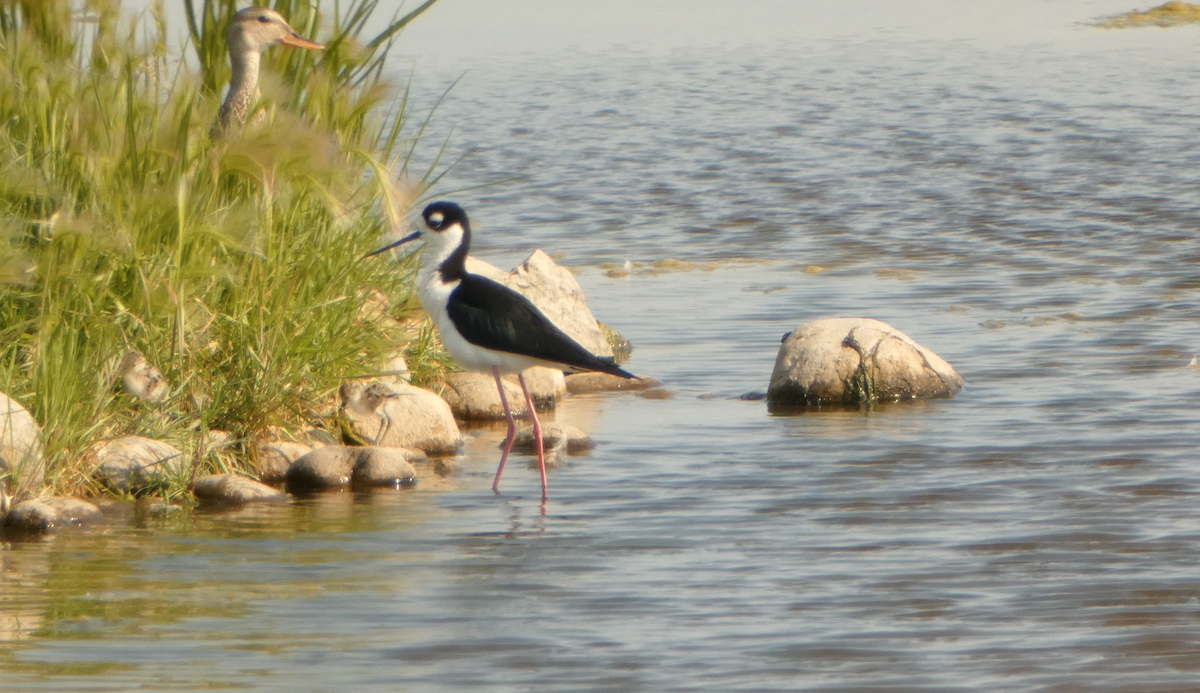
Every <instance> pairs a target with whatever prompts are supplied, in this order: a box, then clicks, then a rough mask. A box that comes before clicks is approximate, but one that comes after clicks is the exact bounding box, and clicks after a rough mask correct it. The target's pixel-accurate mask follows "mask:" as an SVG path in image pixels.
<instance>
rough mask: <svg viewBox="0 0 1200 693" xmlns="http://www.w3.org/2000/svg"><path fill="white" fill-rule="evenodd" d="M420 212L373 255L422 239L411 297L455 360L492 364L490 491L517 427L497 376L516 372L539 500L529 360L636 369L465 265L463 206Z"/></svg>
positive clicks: (479, 366) (617, 371)
mask: <svg viewBox="0 0 1200 693" xmlns="http://www.w3.org/2000/svg"><path fill="white" fill-rule="evenodd" d="M421 216H422V217H424V219H425V226H426V227H428V229H429V231H428V232H425V231H417V232H416V233H413V234H411V235H408V236H405V237H404V238H401V239H400V240H398V241H396V242H395V243H392V244H391V245H388V246H386V247H383V248H380V249H379V250H376V251H375V252H373V253H371V255H378V254H379V253H382V252H384V251H385V250H390V249H391V248H394V247H396V246H398V245H400V244H402V243H407V242H409V241H413V240H416V239H418V238H425V248H424V250H423V251H422V255H423V257H422V262H421V269H420V271H419V272H418V273H417V296H418V297H419V298H420V299H421V305H422V306H424V308H425V312H426V313H428V314H429V316H430V317H431V318H433V321H434V323H435V324H436V325H437V326H438V331H439V332H441V335H442V343H443V344H444V345H445V347H446V351H449V352H450V355H451V356H453V357H454V359H455V360H456V361H458V364H459V365H460V366H462V367H463V368H465V369H467V370H474V371H484V372H486V371H488V370H489V369H490V370H491V371H492V375H493V377H495V379H496V389H497V390H499V391H500V403H501V404H502V405H503V406H504V416H505V418H506V419H507V420H508V435H507V436H506V437H505V439H504V453H503V454H501V456H500V465H499V466H498V467H497V468H496V478H495V480H494V481H493V482H492V490H493V491H495V492H496V493H499V492H500V475H501V474H502V473H503V472H504V463H505V462H506V461H507V460H508V453H509V451H510V450H511V449H512V445H513V438H514V437H515V436H516V431H517V427H516V422H515V421H514V420H513V415H512V410H511V409H510V408H509V406H508V399H507V398H506V397H505V396H504V385H503V384H502V383H501V382H500V375H501V373H505V374H507V373H516V374H517V381H518V382H520V383H521V392H522V393H523V394H524V395H525V404H526V406H527V407H528V408H529V416H530V418H531V419H533V436H534V440H535V445H536V447H537V456H538V467H539V469H540V470H541V474H542V500H543V501H545V500H546V498H547V496H548V493H547V486H546V453H545V450H544V448H543V445H542V425H541V423H540V422H538V418H537V412H536V411H535V410H534V407H533V398H532V397H530V396H529V388H527V387H526V386H525V378H524V377H523V376H522V375H521V371H523V370H525V369H526V368H530V367H533V366H549V367H551V368H560V369H562V370H567V371H575V372H581V371H599V372H601V373H609V374H611V375H617V376H621V377H622V378H636V377H637V376H635V375H633V374H632V373H628V372H626V371H624V370H622V369H621V368H619V367H618V366H617V365H616V364H615V363H614V362H613V361H612V360H611V359H604V358H601V357H599V356H596V355H595V354H593V353H592V352H590V351H588V350H587V349H585V348H583V347H582V346H580V344H579V343H578V342H576V341H575V340H574V339H572V338H571V337H570V336H568V335H567V334H566V333H565V332H563V331H562V330H560V329H558V327H556V326H555V325H554V323H552V322H550V320H549V319H548V318H547V317H546V316H545V315H543V314H542V311H540V310H538V309H537V306H534V305H533V303H531V302H530V301H529V299H527V298H525V297H524V296H522V295H521V294H519V293H517V292H516V291H514V290H512V289H510V288H508V287H507V286H505V285H503V284H501V283H500V282H497V281H494V280H492V279H488V278H487V277H484V276H480V275H478V274H472V273H470V272H468V271H467V270H466V260H467V251H468V249H469V248H470V244H471V227H470V224H469V223H468V221H467V213H466V212H464V211H463V209H462V207H459V206H458V205H456V204H454V203H453V202H434V203H433V204H431V205H429V206H428V207H426V208H425V211H424V212H422V213H421ZM368 257H369V256H368Z"/></svg>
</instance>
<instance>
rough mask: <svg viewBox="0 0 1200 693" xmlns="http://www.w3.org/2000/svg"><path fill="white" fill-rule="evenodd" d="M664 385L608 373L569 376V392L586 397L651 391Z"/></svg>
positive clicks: (649, 380)
mask: <svg viewBox="0 0 1200 693" xmlns="http://www.w3.org/2000/svg"><path fill="white" fill-rule="evenodd" d="M661 384H662V383H661V382H660V381H658V380H656V379H654V378H649V377H646V378H636V379H633V380H630V379H629V378H622V377H620V376H616V375H609V374H608V373H573V374H571V375H568V376H567V392H570V393H571V394H573V395H586V394H590V393H592V392H617V391H623V390H630V391H637V390H649V389H650V388H652V387H658V386H659V385H661Z"/></svg>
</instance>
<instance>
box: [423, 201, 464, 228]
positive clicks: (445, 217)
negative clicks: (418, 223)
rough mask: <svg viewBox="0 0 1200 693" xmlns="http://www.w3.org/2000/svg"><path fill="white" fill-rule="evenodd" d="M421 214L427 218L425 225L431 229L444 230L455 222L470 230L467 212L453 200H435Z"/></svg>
mask: <svg viewBox="0 0 1200 693" xmlns="http://www.w3.org/2000/svg"><path fill="white" fill-rule="evenodd" d="M421 216H422V217H424V218H425V225H426V226H428V227H429V230H430V231H434V232H437V231H443V230H445V229H448V228H450V227H452V226H454V225H455V224H458V225H459V226H462V228H463V230H464V231H469V230H470V226H469V224H468V222H467V213H466V212H464V211H463V208H462V207H459V206H458V205H456V204H454V203H453V202H433V203H431V204H430V205H429V206H428V207H426V208H425V211H424V212H421Z"/></svg>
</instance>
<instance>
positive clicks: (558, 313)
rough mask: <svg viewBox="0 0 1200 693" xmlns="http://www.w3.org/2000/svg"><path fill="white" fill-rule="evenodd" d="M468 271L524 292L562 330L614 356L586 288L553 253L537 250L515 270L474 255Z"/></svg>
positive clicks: (588, 346)
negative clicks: (492, 263)
mask: <svg viewBox="0 0 1200 693" xmlns="http://www.w3.org/2000/svg"><path fill="white" fill-rule="evenodd" d="M467 271H468V272H474V273H476V274H482V275H484V276H485V277H489V278H491V279H494V280H496V281H498V282H500V283H501V284H504V285H505V286H508V287H509V288H512V289H515V290H516V291H519V292H521V293H522V294H523V295H524V296H525V297H526V298H528V299H529V300H530V301H532V302H533V304H534V305H535V306H537V307H538V309H539V310H541V311H542V313H544V314H545V315H546V317H547V318H550V322H553V323H554V324H555V325H557V326H558V328H559V329H560V330H562V331H563V332H566V333H567V334H569V335H570V336H571V337H572V338H573V339H574V340H575V341H577V342H579V343H580V344H582V345H583V347H584V348H585V349H587V350H588V351H590V352H592V353H593V354H596V355H597V356H612V355H613V351H612V347H611V346H609V344H608V341H607V340H606V339H605V338H604V332H603V331H602V330H601V329H600V326H599V325H598V324H597V323H596V318H595V316H593V315H592V311H591V310H589V309H588V307H587V300H586V299H585V298H584V296H583V289H582V288H580V286H579V282H577V281H576V280H575V277H574V275H572V274H571V272H570V271H569V270H567V269H566V268H563V267H559V266H558V265H557V264H555V262H554V260H552V259H550V256H549V255H547V254H546V253H544V252H542V251H541V250H535V251H534V252H533V254H532V255H530V256H529V257H528V258H527V259H526V260H525V262H523V263H521V264H520V265H519V266H518V267H517V268H516V269H514V270H513V271H512V272H504V271H502V270H500V269H497V268H496V267H494V266H492V265H489V264H488V263H486V262H484V261H482V260H478V259H476V258H474V257H471V256H468V257H467Z"/></svg>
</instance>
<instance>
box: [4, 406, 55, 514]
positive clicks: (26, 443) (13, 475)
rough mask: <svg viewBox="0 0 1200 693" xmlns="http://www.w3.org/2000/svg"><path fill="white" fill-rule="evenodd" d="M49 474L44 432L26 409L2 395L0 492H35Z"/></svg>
mask: <svg viewBox="0 0 1200 693" xmlns="http://www.w3.org/2000/svg"><path fill="white" fill-rule="evenodd" d="M45 475H46V466H45V461H44V460H43V457H42V429H41V428H39V427H38V425H37V422H36V421H34V420H33V415H32V414H30V413H29V411H27V410H26V409H25V407H22V406H21V404H20V403H19V402H17V401H16V400H14V399H12V398H10V397H9V396H8V395H6V394H4V393H3V392H0V493H3V492H4V491H5V490H7V491H8V492H9V493H10V494H11V493H14V492H15V491H16V490H17V489H18V488H20V489H23V490H26V491H33V490H34V489H35V488H37V486H39V485H40V484H41V483H42V479H43V478H44V477H45Z"/></svg>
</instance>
